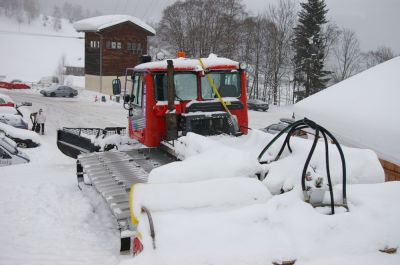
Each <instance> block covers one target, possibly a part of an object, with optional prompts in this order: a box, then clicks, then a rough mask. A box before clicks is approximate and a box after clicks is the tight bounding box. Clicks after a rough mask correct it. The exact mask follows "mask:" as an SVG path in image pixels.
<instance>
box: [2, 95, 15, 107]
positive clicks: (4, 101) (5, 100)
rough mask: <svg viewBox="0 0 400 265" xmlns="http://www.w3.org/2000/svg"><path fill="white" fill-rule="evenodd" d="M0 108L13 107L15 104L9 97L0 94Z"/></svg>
mask: <svg viewBox="0 0 400 265" xmlns="http://www.w3.org/2000/svg"><path fill="white" fill-rule="evenodd" d="M0 107H15V103H14V101H13V100H12V99H11V98H10V97H9V96H7V95H4V94H0Z"/></svg>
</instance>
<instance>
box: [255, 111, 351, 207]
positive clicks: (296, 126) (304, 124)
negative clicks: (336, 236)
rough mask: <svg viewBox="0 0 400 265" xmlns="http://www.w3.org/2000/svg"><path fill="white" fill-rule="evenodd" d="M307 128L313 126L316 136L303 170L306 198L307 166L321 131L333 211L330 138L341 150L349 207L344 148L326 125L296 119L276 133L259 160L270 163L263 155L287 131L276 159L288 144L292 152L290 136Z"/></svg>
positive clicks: (305, 119)
mask: <svg viewBox="0 0 400 265" xmlns="http://www.w3.org/2000/svg"><path fill="white" fill-rule="evenodd" d="M305 128H311V129H314V130H315V138H314V141H313V145H312V147H311V150H310V153H309V154H308V157H307V160H306V162H305V165H304V168H303V172H302V178H301V184H302V190H303V192H304V195H305V199H307V200H309V198H308V195H307V194H306V192H307V190H306V185H305V179H306V175H307V168H308V165H309V163H310V161H311V158H312V155H313V154H314V151H315V148H316V145H317V143H318V138H319V133H321V134H322V136H323V137H324V143H325V163H326V173H327V179H328V185H329V194H330V206H331V213H332V214H334V213H335V209H334V206H335V204H334V195H333V185H332V180H331V176H330V165H329V144H328V140H329V138H330V139H331V140H332V141H333V143H334V144H335V145H336V147H337V149H338V151H339V154H340V159H341V162H342V176H343V181H342V182H343V183H342V185H343V206H344V207H346V208H347V195H346V181H347V180H346V162H345V158H344V153H343V150H342V148H341V146H340V144H339V142H338V141H337V140H336V138H335V137H334V136H333V135H332V134H331V133H330V132H329V131H328V130H326V129H325V128H324V127H322V126H320V125H318V124H317V123H315V122H314V121H312V120H309V119H307V118H304V119H303V120H299V121H296V122H294V123H292V124H291V125H289V126H287V127H286V128H285V129H284V130H282V131H281V132H280V133H279V134H278V135H276V136H275V137H274V138H273V139H272V140H271V141H270V142H269V143H268V144H267V146H266V147H265V148H264V149H263V150H262V151H261V153H260V154H259V156H258V161H259V162H260V163H261V164H264V163H268V162H261V158H262V156H263V155H264V154H265V152H266V151H267V150H268V149H269V148H270V147H271V146H272V144H273V143H275V142H276V140H277V139H278V138H279V137H281V136H282V135H283V134H284V133H285V132H287V133H288V134H287V135H286V137H285V140H284V141H283V144H282V146H281V148H280V150H279V152H278V154H277V155H276V157H275V159H274V161H277V160H278V159H279V158H280V156H281V155H282V153H283V151H284V149H285V147H286V145H287V146H288V149H289V151H290V152H292V148H291V146H290V138H291V137H292V136H293V134H294V132H295V131H296V130H301V129H305ZM327 136H328V137H327ZM347 210H348V208H347Z"/></svg>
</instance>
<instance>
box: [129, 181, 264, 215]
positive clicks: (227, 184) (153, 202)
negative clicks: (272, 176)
mask: <svg viewBox="0 0 400 265" xmlns="http://www.w3.org/2000/svg"><path fill="white" fill-rule="evenodd" d="M132 194H133V198H132V199H133V201H134V202H136V201H138V202H140V203H136V204H135V209H134V212H135V215H140V211H141V208H142V206H146V207H147V208H148V209H150V210H151V211H152V212H154V211H156V212H157V211H185V210H189V209H192V210H193V209H197V210H199V209H200V210H201V209H207V208H208V209H209V208H214V209H215V210H219V209H225V210H226V209H227V208H228V209H230V208H235V207H239V206H246V205H251V204H254V203H264V202H266V201H267V200H269V199H270V198H271V194H270V193H269V191H268V190H267V189H266V188H265V186H263V185H261V183H260V181H258V180H257V179H255V178H218V179H210V180H206V181H199V182H184V183H162V184H159V183H156V184H154V183H151V185H149V184H137V185H135V188H134V192H132ZM154 194H156V196H154Z"/></svg>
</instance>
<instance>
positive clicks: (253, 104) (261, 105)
mask: <svg viewBox="0 0 400 265" xmlns="http://www.w3.org/2000/svg"><path fill="white" fill-rule="evenodd" d="M247 107H248V108H249V109H253V110H262V111H267V110H268V108H269V106H268V103H267V102H265V101H262V100H260V99H249V100H248V101H247Z"/></svg>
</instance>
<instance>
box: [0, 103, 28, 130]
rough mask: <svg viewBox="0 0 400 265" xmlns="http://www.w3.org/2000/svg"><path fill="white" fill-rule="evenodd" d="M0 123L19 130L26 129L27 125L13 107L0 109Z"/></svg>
mask: <svg viewBox="0 0 400 265" xmlns="http://www.w3.org/2000/svg"><path fill="white" fill-rule="evenodd" d="M0 122H1V123H5V124H8V125H11V126H13V127H16V128H20V129H28V123H27V122H26V121H25V120H24V119H23V117H22V114H21V112H20V111H18V109H17V108H14V107H0Z"/></svg>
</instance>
